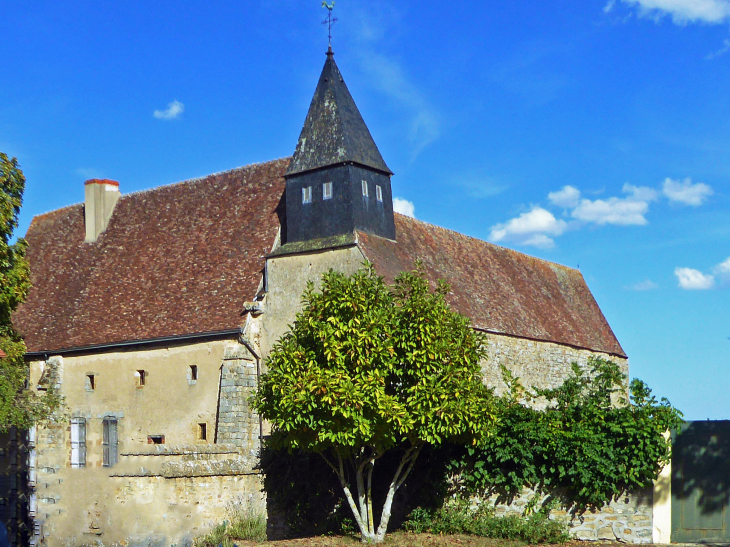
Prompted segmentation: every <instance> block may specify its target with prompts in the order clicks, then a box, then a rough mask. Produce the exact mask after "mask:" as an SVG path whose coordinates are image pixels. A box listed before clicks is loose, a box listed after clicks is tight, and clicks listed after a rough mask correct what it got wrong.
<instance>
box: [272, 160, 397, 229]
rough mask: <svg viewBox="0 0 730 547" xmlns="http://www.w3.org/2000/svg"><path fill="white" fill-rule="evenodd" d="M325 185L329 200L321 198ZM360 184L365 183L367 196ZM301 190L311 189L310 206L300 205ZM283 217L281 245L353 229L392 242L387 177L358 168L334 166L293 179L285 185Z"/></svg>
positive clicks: (306, 204) (307, 204)
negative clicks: (284, 210) (330, 194)
mask: <svg viewBox="0 0 730 547" xmlns="http://www.w3.org/2000/svg"><path fill="white" fill-rule="evenodd" d="M326 183H332V197H331V198H330V199H324V195H323V193H324V185H325V184H326ZM363 183H364V184H367V195H366V193H365V192H364V191H363ZM377 186H380V189H381V190H380V191H381V195H380V196H378V193H377V189H376V187H377ZM305 188H311V192H312V194H311V202H310V203H303V200H302V193H303V190H304V189H305ZM378 197H380V199H378ZM286 217H287V218H286V220H287V224H286V226H287V233H286V241H285V243H286V242H295V241H307V240H310V239H319V238H323V237H331V236H336V235H340V234H347V233H351V232H352V231H353V230H361V231H363V232H368V233H371V234H374V235H378V236H381V237H385V238H387V239H395V222H394V219H393V196H392V193H391V188H390V177H389V176H388V175H385V174H383V173H378V172H376V171H373V170H371V169H366V168H364V167H360V166H358V165H338V166H334V167H328V168H325V169H320V170H317V171H309V172H307V173H303V174H301V175H296V176H293V177H291V178H288V179H287V184H286Z"/></svg>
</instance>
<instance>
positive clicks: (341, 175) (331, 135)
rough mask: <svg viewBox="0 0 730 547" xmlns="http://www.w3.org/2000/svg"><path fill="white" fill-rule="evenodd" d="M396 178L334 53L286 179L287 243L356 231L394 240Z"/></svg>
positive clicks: (308, 114) (328, 60)
mask: <svg viewBox="0 0 730 547" xmlns="http://www.w3.org/2000/svg"><path fill="white" fill-rule="evenodd" d="M391 175H392V172H391V171H390V169H388V166H387V165H386V164H385V162H384V161H383V158H382V156H381V155H380V151H379V150H378V147H377V146H376V144H375V141H374V140H373V138H372V136H371V135H370V131H369V130H368V128H367V126H366V125H365V121H364V120H363V118H362V116H361V115H360V112H359V110H358V109H357V106H356V105H355V102H354V100H353V99H352V96H351V95H350V92H349V90H348V89H347V86H346V85H345V81H344V79H343V78H342V74H340V71H339V69H338V68H337V64H336V63H335V61H334V53H333V52H332V50H331V49H330V50H329V51H328V52H327V61H326V62H325V65H324V68H323V69H322V74H321V75H320V78H319V82H318V83H317V89H316V90H315V93H314V97H313V98H312V103H311V105H310V107H309V111H308V113H307V118H306V120H305V122H304V127H303V129H302V132H301V134H300V136H299V141H298V143H297V148H296V151H295V152H294V156H293V158H292V161H291V164H290V165H289V169H288V170H287V173H286V233H285V234H282V239H283V241H282V242H283V243H293V242H298V241H308V240H313V239H320V238H328V237H333V236H338V235H343V234H348V233H352V232H353V231H354V230H360V231H363V232H368V233H371V234H374V235H378V236H381V237H385V238H387V239H393V240H394V239H395V221H394V218H393V195H392V191H391V186H390V177H391ZM326 185H331V186H329V187H327V186H326ZM326 188H327V191H328V192H329V195H327V196H326V195H325V189H326ZM305 191H306V193H305Z"/></svg>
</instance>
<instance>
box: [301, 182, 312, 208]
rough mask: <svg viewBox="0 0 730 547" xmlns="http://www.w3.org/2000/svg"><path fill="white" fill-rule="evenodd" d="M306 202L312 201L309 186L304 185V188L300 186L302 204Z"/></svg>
mask: <svg viewBox="0 0 730 547" xmlns="http://www.w3.org/2000/svg"><path fill="white" fill-rule="evenodd" d="M307 203H312V187H311V186H305V187H304V188H302V205H306V204H307Z"/></svg>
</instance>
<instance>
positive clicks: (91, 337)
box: [14, 159, 289, 352]
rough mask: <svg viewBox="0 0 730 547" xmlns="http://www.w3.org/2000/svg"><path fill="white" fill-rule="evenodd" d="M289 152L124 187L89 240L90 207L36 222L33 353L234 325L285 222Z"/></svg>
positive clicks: (21, 316) (21, 317)
mask: <svg viewBox="0 0 730 547" xmlns="http://www.w3.org/2000/svg"><path fill="white" fill-rule="evenodd" d="M288 164H289V160H288V159H282V160H276V161H272V162H268V163H262V164H257V165H250V166H247V167H243V168H240V169H234V170H232V171H227V172H224V173H219V174H216V175H210V176H208V177H205V178H201V179H197V180H192V181H188V182H182V183H179V184H173V185H170V186H162V187H160V188H155V189H153V190H149V191H145V192H137V193H133V194H127V195H123V196H122V197H121V198H120V199H119V202H118V203H117V205H116V208H115V210H114V214H113V215H112V218H111V220H110V222H109V226H108V227H107V229H106V231H105V232H104V233H103V234H102V235H101V236H100V237H99V239H98V241H97V242H95V243H84V233H85V232H84V206H83V204H78V205H73V206H71V207H66V208H63V209H59V210H57V211H53V212H51V213H47V214H45V215H41V216H38V217H36V218H35V219H33V222H32V224H31V226H30V229H29V230H28V234H27V240H28V244H29V248H28V258H29V260H30V265H31V281H32V283H33V289H32V290H31V292H30V294H29V296H28V299H27V300H26V302H25V303H24V304H23V305H22V306H21V307H20V308H19V310H18V311H17V313H16V314H15V316H14V321H15V325H16V327H17V329H18V331H19V332H20V333H21V334H22V335H23V336H24V337H25V342H26V345H27V347H28V351H30V352H40V351H43V352H52V351H58V350H61V349H67V348H77V347H85V346H91V345H97V344H109V343H115V342H123V341H131V340H148V339H155V338H163V337H167V336H177V335H189V334H196V333H207V332H216V331H222V330H228V329H235V328H237V327H239V326H240V324H241V310H242V306H243V302H245V301H247V300H252V299H253V297H254V296H255V293H256V291H257V290H258V287H259V283H260V281H261V272H262V270H263V268H264V260H265V259H264V256H265V255H266V253H268V252H269V251H270V250H271V247H272V245H273V242H274V240H275V238H276V233H277V230H278V228H279V219H278V217H277V213H276V210H277V207H278V206H279V200H280V199H281V196H282V193H283V191H284V186H285V184H284V179H283V174H284V172H285V171H286V168H287V166H288Z"/></svg>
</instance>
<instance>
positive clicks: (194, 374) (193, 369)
mask: <svg viewBox="0 0 730 547" xmlns="http://www.w3.org/2000/svg"><path fill="white" fill-rule="evenodd" d="M190 379H191V380H192V381H193V382H197V381H198V365H190Z"/></svg>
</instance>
